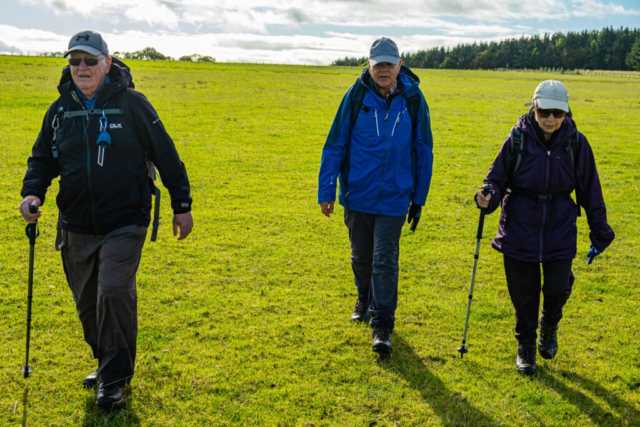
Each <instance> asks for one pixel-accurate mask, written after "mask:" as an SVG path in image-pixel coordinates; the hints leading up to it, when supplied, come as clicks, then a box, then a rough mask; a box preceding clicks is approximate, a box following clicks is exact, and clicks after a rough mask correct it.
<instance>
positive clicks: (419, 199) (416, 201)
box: [411, 196, 427, 206]
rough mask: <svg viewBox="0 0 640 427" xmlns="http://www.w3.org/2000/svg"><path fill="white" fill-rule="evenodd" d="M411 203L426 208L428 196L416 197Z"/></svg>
mask: <svg viewBox="0 0 640 427" xmlns="http://www.w3.org/2000/svg"><path fill="white" fill-rule="evenodd" d="M411 203H413V204H414V205H418V206H424V205H426V204H427V196H425V197H417V196H414V197H413V199H411Z"/></svg>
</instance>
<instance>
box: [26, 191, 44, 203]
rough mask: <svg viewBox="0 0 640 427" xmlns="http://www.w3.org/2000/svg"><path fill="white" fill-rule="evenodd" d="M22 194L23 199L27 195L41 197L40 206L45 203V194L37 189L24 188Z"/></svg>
mask: <svg viewBox="0 0 640 427" xmlns="http://www.w3.org/2000/svg"><path fill="white" fill-rule="evenodd" d="M20 195H21V196H22V198H23V199H24V198H25V197H27V196H36V197H37V198H38V199H40V206H42V205H44V199H45V195H44V194H40V193H38V192H37V191H35V190H32V189H26V190H22V191H21V192H20Z"/></svg>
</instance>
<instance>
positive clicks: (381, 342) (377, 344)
mask: <svg viewBox="0 0 640 427" xmlns="http://www.w3.org/2000/svg"><path fill="white" fill-rule="evenodd" d="M371 348H372V350H373V351H375V352H376V353H379V354H389V353H391V350H392V348H391V333H389V331H373V346H372V347H371Z"/></svg>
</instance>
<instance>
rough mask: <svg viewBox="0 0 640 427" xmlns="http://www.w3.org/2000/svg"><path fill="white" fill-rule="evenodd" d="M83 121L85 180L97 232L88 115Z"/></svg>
mask: <svg viewBox="0 0 640 427" xmlns="http://www.w3.org/2000/svg"><path fill="white" fill-rule="evenodd" d="M83 122H84V143H85V147H86V148H87V182H88V183H89V196H91V220H92V221H93V228H94V231H95V232H96V236H97V235H98V234H99V233H98V223H97V222H96V202H95V197H94V196H93V184H92V183H91V145H90V144H89V133H88V132H87V130H88V127H89V116H87V118H86V120H83Z"/></svg>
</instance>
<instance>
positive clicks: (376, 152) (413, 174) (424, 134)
mask: <svg viewBox="0 0 640 427" xmlns="http://www.w3.org/2000/svg"><path fill="white" fill-rule="evenodd" d="M419 83H420V79H419V78H418V77H417V76H416V75H415V74H413V73H412V72H411V70H409V69H408V68H407V67H404V66H402V61H401V60H400V54H399V52H398V47H397V46H396V44H395V43H394V42H393V40H391V39H388V38H385V37H382V38H379V39H377V40H376V41H375V42H374V43H373V45H372V46H371V51H370V55H369V67H368V68H365V69H364V70H363V71H362V75H361V76H360V78H359V79H358V80H357V81H356V83H355V84H354V85H352V86H351V87H350V88H349V90H347V93H346V94H345V96H344V98H343V99H342V103H341V104H340V108H339V109H338V113H337V114H336V117H335V119H334V121H333V125H332V126H331V130H330V132H329V135H328V137H327V141H326V143H325V146H324V149H323V150H322V163H321V165H320V177H319V185H318V203H319V204H320V206H321V208H322V213H323V214H325V215H326V216H327V217H329V216H330V215H331V214H332V213H333V206H334V202H335V198H336V183H337V182H338V181H339V182H340V193H339V202H340V204H341V205H342V206H343V207H344V222H345V224H346V226H347V228H348V229H349V239H350V241H351V266H352V268H353V273H354V276H355V284H356V288H357V290H358V300H357V301H356V306H355V310H354V312H353V315H352V316H351V320H353V321H361V322H363V321H366V320H367V319H368V318H369V316H371V321H370V324H371V327H372V329H373V351H376V352H378V353H390V352H391V339H390V335H391V333H392V332H393V326H394V320H395V316H394V315H395V310H396V307H397V302H398V270H399V268H398V258H399V256H400V249H399V242H400V234H401V232H402V226H403V224H404V219H405V215H407V211H408V212H409V217H408V220H407V222H408V223H409V224H411V231H415V229H416V226H417V225H418V221H419V220H420V213H421V210H422V206H424V204H425V203H426V200H427V194H428V193H429V185H430V183H431V171H432V165H433V154H432V148H433V137H432V134H431V120H430V117H429V107H428V106H427V103H426V101H425V99H424V96H423V95H422V92H421V91H420V89H419V88H418V85H419Z"/></svg>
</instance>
